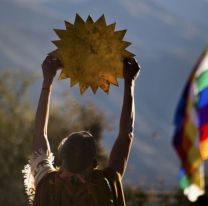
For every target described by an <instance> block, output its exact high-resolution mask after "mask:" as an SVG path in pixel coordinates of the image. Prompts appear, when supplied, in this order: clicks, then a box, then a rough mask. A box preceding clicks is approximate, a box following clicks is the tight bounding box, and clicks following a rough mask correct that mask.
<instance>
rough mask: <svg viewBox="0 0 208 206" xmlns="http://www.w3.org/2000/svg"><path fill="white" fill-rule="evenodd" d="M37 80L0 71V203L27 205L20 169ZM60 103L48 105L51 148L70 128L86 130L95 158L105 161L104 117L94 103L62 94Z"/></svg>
mask: <svg viewBox="0 0 208 206" xmlns="http://www.w3.org/2000/svg"><path fill="white" fill-rule="evenodd" d="M35 80H36V78H35V76H34V75H32V74H29V73H27V74H25V73H24V72H22V71H16V72H14V71H12V72H8V71H1V73H0V156H1V158H0V168H1V170H0V182H1V188H0V193H1V195H0V205H7V206H10V205H11V206H14V205H15V206H20V205H21V206H22V205H27V198H26V195H25V192H24V186H23V178H22V174H21V170H22V169H23V167H24V165H25V164H26V163H27V160H28V156H29V155H30V154H31V151H32V150H31V148H32V146H31V144H32V143H31V140H32V134H33V121H34V115H35V114H34V112H33V111H34V109H33V108H32V102H31V100H30V99H31V98H30V92H31V86H32V85H33V83H34V81H35ZM62 98H63V101H62V102H63V105H56V106H55V107H53V108H51V115H50V120H49V141H50V143H51V147H52V151H53V152H54V153H56V150H57V149H56V148H57V146H58V144H59V142H60V141H61V139H62V138H64V137H65V136H67V135H68V134H69V133H70V132H72V131H79V130H87V131H90V132H91V133H92V134H93V135H94V137H95V138H96V143H97V147H98V161H100V162H101V166H102V165H104V164H105V163H106V155H105V150H104V149H103V147H102V145H101V139H102V135H103V130H104V128H105V127H106V125H107V123H106V118H105V116H104V115H103V113H102V112H101V111H99V110H98V109H97V108H96V107H95V106H94V105H92V104H91V105H86V106H85V105H81V104H79V103H78V102H77V101H76V100H75V99H74V98H72V97H69V96H67V95H63V96H62Z"/></svg>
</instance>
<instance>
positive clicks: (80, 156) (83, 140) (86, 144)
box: [58, 131, 96, 173]
mask: <svg viewBox="0 0 208 206" xmlns="http://www.w3.org/2000/svg"><path fill="white" fill-rule="evenodd" d="M58 153H59V159H60V163H61V167H63V168H64V169H66V170H68V171H71V172H74V173H81V172H84V171H85V170H86V169H87V168H88V167H89V166H90V164H93V162H94V161H95V160H96V145H95V140H94V137H93V136H92V135H91V134H90V133H89V132H86V131H81V132H74V133H71V134H70V135H69V136H67V137H66V138H64V139H63V140H62V141H61V143H60V144H59V147H58Z"/></svg>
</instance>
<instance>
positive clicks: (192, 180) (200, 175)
mask: <svg viewBox="0 0 208 206" xmlns="http://www.w3.org/2000/svg"><path fill="white" fill-rule="evenodd" d="M175 126H176V129H175V134H174V137H173V146H174V148H175V149H176V152H177V154H178V156H179V158H180V161H181V169H180V172H179V178H180V183H179V185H180V187H181V189H183V191H184V194H185V195H186V196H187V197H188V199H189V200H190V201H192V202H193V201H196V200H197V198H198V197H199V196H200V195H202V194H204V187H205V185H204V163H203V160H206V159H208V49H206V50H205V51H204V52H203V54H202V55H201V56H200V58H199V60H198V62H197V64H196V66H195V67H194V69H193V71H192V73H191V75H190V77H189V79H188V81H187V84H186V86H185V89H184V91H183V93H182V96H181V99H180V101H179V104H178V107H177V110H176V115H175Z"/></svg>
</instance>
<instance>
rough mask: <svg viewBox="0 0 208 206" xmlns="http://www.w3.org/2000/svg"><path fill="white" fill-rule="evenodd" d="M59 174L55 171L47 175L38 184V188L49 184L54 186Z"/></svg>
mask: <svg viewBox="0 0 208 206" xmlns="http://www.w3.org/2000/svg"><path fill="white" fill-rule="evenodd" d="M57 174H58V171H57V170H54V171H51V172H49V173H47V174H45V175H44V177H43V178H42V179H41V180H40V182H39V183H38V185H37V188H40V187H43V186H46V185H47V184H53V183H54V182H55V178H56V176H57Z"/></svg>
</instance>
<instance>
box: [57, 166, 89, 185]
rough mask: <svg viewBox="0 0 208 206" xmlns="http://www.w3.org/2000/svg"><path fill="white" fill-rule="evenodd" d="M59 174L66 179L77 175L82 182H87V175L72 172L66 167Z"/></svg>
mask: <svg viewBox="0 0 208 206" xmlns="http://www.w3.org/2000/svg"><path fill="white" fill-rule="evenodd" d="M59 176H60V177H61V178H62V179H66V180H70V179H71V177H77V178H78V179H79V180H80V181H81V182H82V183H85V182H86V180H85V176H84V175H83V174H80V173H74V172H70V171H67V170H65V169H60V175H59Z"/></svg>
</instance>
